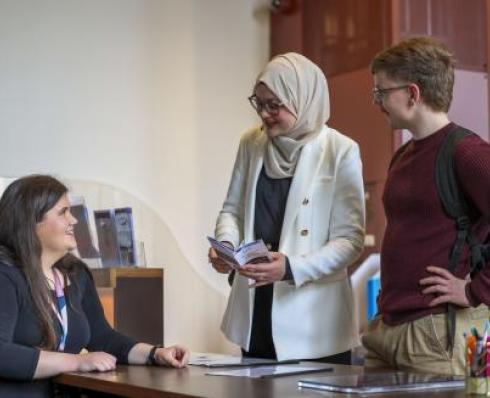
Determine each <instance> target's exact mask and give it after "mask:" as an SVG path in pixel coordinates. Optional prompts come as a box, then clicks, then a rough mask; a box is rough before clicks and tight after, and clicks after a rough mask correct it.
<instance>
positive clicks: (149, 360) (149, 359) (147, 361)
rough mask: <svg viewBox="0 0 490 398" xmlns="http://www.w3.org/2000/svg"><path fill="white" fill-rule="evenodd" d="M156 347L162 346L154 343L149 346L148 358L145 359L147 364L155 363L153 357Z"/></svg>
mask: <svg viewBox="0 0 490 398" xmlns="http://www.w3.org/2000/svg"><path fill="white" fill-rule="evenodd" d="M158 348H162V346H161V345H154V346H153V347H151V350H150V353H149V354H148V359H147V360H146V364H147V365H153V366H155V365H157V361H156V359H155V353H156V351H157V349H158Z"/></svg>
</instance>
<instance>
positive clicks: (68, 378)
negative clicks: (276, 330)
mask: <svg viewBox="0 0 490 398" xmlns="http://www.w3.org/2000/svg"><path fill="white" fill-rule="evenodd" d="M333 367H334V372H328V374H352V373H360V372H362V368H361V367H357V366H342V365H333ZM205 372H206V369H205V368H201V367H196V366H189V367H188V368H186V369H169V368H158V367H146V366H118V367H117V370H115V371H113V372H107V373H70V374H63V375H60V376H58V377H57V378H56V379H55V381H56V382H57V383H59V384H64V385H70V386H75V387H79V388H83V389H87V390H91V391H99V392H106V393H110V394H114V395H117V396H122V397H134V398H136V397H137V398H161V397H168V398H178V397H204V398H229V397H264V398H265V397H267V398H274V397H281V398H293V397H301V398H314V397H317V398H318V397H321V396H328V397H344V398H345V397H347V396H348V395H346V394H336V393H328V392H320V391H315V390H311V389H303V390H300V389H298V387H297V382H298V380H300V379H302V378H303V379H304V378H308V376H310V375H296V376H285V377H278V378H273V379H248V378H240V377H224V376H206V375H205V374H204V373H205ZM325 374H327V373H325ZM320 375H321V374H320V373H317V374H312V375H311V377H314V376H320ZM414 395H415V396H416V397H417V398H442V397H445V398H462V397H464V396H465V395H464V391H463V390H457V391H447V390H446V391H439V392H417V393H413V392H412V393H397V394H389V396H390V397H392V396H396V397H399V398H408V397H410V398H413V397H414ZM349 396H351V395H349ZM368 396H369V397H372V398H375V397H376V398H377V397H383V398H387V395H386V394H369V395H368Z"/></svg>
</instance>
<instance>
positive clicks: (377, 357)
mask: <svg viewBox="0 0 490 398" xmlns="http://www.w3.org/2000/svg"><path fill="white" fill-rule="evenodd" d="M371 72H372V73H373V76H374V85H375V88H374V90H373V96H374V102H375V104H376V105H378V106H379V108H380V110H381V112H383V113H384V114H385V115H386V117H387V119H388V121H389V123H390V126H391V128H392V129H394V130H398V129H406V130H409V131H410V132H411V133H412V140H411V141H410V142H409V144H408V145H407V146H406V147H405V148H404V149H403V153H400V154H395V157H394V158H395V159H396V161H394V162H393V163H392V166H391V168H390V170H389V173H388V177H387V180H386V185H385V190H384V194H383V204H384V209H385V213H386V220H387V224H386V231H385V236H384V238H383V243H382V249H381V292H380V295H379V297H378V305H379V315H378V316H377V317H376V318H375V319H374V320H373V322H372V323H371V324H370V326H369V328H368V330H367V332H366V333H365V334H364V336H363V345H364V347H365V348H366V350H367V354H366V366H375V367H387V366H388V367H394V368H397V369H403V370H416V371H428V372H437V373H445V374H464V349H465V341H464V337H463V332H465V331H469V330H470V328H471V327H472V326H475V327H477V328H478V329H479V330H480V331H481V330H483V327H484V324H485V321H486V320H487V319H488V317H489V311H488V307H487V305H488V304H489V303H490V268H485V269H483V270H482V271H481V272H479V273H478V274H476V275H475V276H474V277H473V279H470V277H469V271H470V256H469V249H468V247H465V248H464V251H463V255H462V256H461V259H460V262H459V264H458V265H457V267H456V270H455V272H454V274H452V273H451V272H449V270H448V269H447V268H448V265H449V258H450V253H451V250H452V248H453V245H454V242H455V239H456V226H455V222H454V220H453V219H452V218H450V217H449V216H448V215H446V213H445V212H444V209H443V206H442V202H441V200H440V198H439V194H438V191H437V187H436V180H435V165H436V157H437V154H438V151H439V148H440V146H441V144H442V142H443V140H444V138H445V137H446V135H447V134H449V133H450V132H451V131H453V130H454V129H456V128H458V127H459V126H457V125H456V124H454V123H452V122H451V121H450V120H449V118H448V115H447V112H448V110H449V106H450V104H451V100H452V91H453V83H454V65H453V57H452V54H451V53H450V52H449V50H448V49H447V48H446V47H445V46H444V45H442V44H441V43H440V42H438V41H437V40H435V39H432V38H425V37H418V38H412V39H407V40H404V41H402V42H400V43H399V44H397V45H395V46H393V47H391V48H389V49H387V50H385V51H384V52H381V53H380V54H378V55H377V56H376V57H375V59H374V60H373V62H372V64H371ZM453 160H454V165H455V174H456V177H457V179H458V181H459V186H460V189H461V190H462V191H463V194H464V197H465V198H466V199H467V201H468V202H469V204H470V207H471V214H470V218H471V220H472V229H473V231H474V232H475V234H476V235H477V236H478V238H479V239H480V241H482V240H484V239H485V238H486V237H487V236H488V235H489V232H490V231H489V227H488V226H489V224H488V220H489V218H490V184H489V183H488V182H489V181H490V145H489V144H488V143H486V142H485V141H483V140H482V139H481V138H480V137H478V136H477V135H476V134H474V135H470V136H468V137H466V138H464V139H463V140H462V141H460V142H459V144H458V145H457V147H456V149H455V152H454V154H453ZM448 304H452V305H454V306H456V308H457V311H456V335H455V339H454V342H453V344H452V346H451V344H448V334H447V308H448Z"/></svg>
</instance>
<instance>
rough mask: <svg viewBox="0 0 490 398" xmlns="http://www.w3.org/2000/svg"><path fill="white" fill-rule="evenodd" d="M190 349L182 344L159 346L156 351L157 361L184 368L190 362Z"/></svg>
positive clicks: (161, 363) (165, 364)
mask: <svg viewBox="0 0 490 398" xmlns="http://www.w3.org/2000/svg"><path fill="white" fill-rule="evenodd" d="M189 355H190V353H189V350H188V349H187V348H185V347H183V346H181V345H173V346H170V347H163V348H158V349H157V350H156V351H155V361H156V363H157V364H158V365H163V366H172V367H174V368H183V367H185V366H186V365H187V363H188V362H189Z"/></svg>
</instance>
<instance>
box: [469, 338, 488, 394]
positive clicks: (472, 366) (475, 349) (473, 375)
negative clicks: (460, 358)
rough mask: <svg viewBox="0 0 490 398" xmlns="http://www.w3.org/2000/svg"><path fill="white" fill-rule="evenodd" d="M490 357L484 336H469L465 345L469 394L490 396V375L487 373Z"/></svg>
mask: <svg viewBox="0 0 490 398" xmlns="http://www.w3.org/2000/svg"><path fill="white" fill-rule="evenodd" d="M487 357H488V358H487ZM488 359H490V356H487V341H484V339H483V338H482V337H475V336H473V335H470V336H468V337H467V338H466V347H465V363H466V378H465V392H466V394H467V395H480V396H490V392H489V376H490V375H487V372H488V371H487V369H489V367H488V364H487V361H488Z"/></svg>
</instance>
